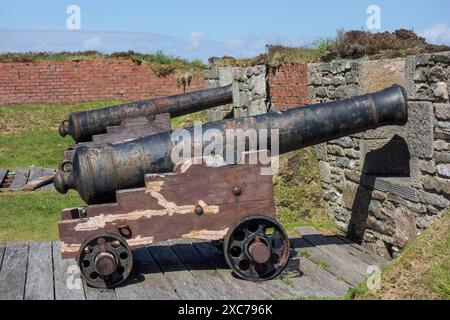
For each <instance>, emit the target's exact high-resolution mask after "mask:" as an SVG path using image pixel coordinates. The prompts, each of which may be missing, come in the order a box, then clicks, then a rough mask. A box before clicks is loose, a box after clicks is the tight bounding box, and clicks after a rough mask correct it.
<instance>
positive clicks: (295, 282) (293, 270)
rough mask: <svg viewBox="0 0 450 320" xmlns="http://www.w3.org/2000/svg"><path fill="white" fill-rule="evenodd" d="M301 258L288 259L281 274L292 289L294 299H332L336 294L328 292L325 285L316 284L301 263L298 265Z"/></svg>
mask: <svg viewBox="0 0 450 320" xmlns="http://www.w3.org/2000/svg"><path fill="white" fill-rule="evenodd" d="M300 260H301V258H299V257H293V258H291V259H290V261H289V263H288V265H287V267H286V269H285V271H284V273H283V274H282V278H283V281H284V282H285V283H287V284H288V285H289V286H291V287H292V288H294V290H295V293H296V297H298V298H300V297H303V298H309V297H317V298H319V297H322V298H323V297H333V296H336V294H335V293H334V292H333V291H331V290H329V289H328V287H327V285H324V284H323V283H320V282H317V281H315V280H314V277H312V276H310V275H309V273H308V272H305V271H308V270H305V266H304V264H303V263H300Z"/></svg>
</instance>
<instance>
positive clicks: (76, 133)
mask: <svg viewBox="0 0 450 320" xmlns="http://www.w3.org/2000/svg"><path fill="white" fill-rule="evenodd" d="M231 87H232V85H231V84H230V85H228V86H225V87H219V88H213V89H206V90H200V91H196V92H190V93H184V94H179V95H175V96H169V97H164V98H157V99H151V100H142V101H137V102H133V103H126V104H121V105H117V106H111V107H106V108H101V109H95V110H89V111H82V112H76V113H72V114H70V116H69V118H68V119H67V120H64V121H63V122H62V123H61V125H60V127H59V130H58V132H59V134H60V135H61V136H62V137H65V136H66V135H70V136H72V138H73V139H74V140H75V142H77V143H78V142H86V141H90V140H91V139H92V136H93V135H95V134H102V133H105V132H106V129H107V127H110V126H117V125H120V123H121V122H122V120H124V119H128V118H137V117H151V116H154V115H156V114H159V113H170V115H171V117H178V116H182V115H186V114H189V113H194V112H197V111H201V110H205V109H209V108H213V107H217V106H221V105H225V104H228V103H232V102H233V95H232V90H231Z"/></svg>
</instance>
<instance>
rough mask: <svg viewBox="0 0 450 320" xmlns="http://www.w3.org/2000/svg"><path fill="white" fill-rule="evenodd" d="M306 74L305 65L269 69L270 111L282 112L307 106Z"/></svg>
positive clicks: (306, 68)
mask: <svg viewBox="0 0 450 320" xmlns="http://www.w3.org/2000/svg"><path fill="white" fill-rule="evenodd" d="M307 73H308V67H307V65H306V64H291V65H286V66H280V67H270V68H269V72H268V78H269V80H268V91H269V98H270V100H271V102H272V109H274V110H283V109H289V108H294V107H298V106H299V105H306V104H309V99H308V88H307V84H308V74H307Z"/></svg>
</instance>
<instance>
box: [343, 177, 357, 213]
mask: <svg viewBox="0 0 450 320" xmlns="http://www.w3.org/2000/svg"><path fill="white" fill-rule="evenodd" d="M357 193H358V185H356V184H354V183H349V182H346V183H344V185H343V188H342V201H343V204H344V206H345V208H347V209H349V210H352V208H353V206H354V205H355V199H356V195H357Z"/></svg>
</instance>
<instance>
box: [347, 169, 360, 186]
mask: <svg viewBox="0 0 450 320" xmlns="http://www.w3.org/2000/svg"><path fill="white" fill-rule="evenodd" d="M344 175H345V178H347V180H350V181H353V182H355V183H359V182H360V180H361V173H360V172H358V171H354V170H344Z"/></svg>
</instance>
